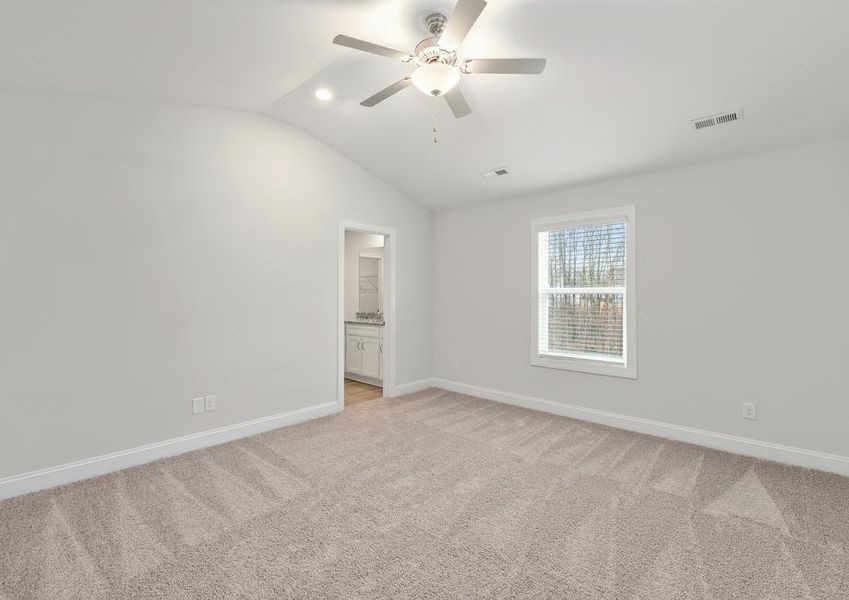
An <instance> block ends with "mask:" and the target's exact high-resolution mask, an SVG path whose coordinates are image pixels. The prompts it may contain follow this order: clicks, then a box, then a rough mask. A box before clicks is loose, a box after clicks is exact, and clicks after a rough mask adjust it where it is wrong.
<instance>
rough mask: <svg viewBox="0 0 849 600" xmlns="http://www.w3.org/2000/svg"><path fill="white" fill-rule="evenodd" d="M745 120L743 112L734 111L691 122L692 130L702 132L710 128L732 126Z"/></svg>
mask: <svg viewBox="0 0 849 600" xmlns="http://www.w3.org/2000/svg"><path fill="white" fill-rule="evenodd" d="M742 120H743V111H742V110H732V111H730V112H724V113H719V114H716V115H710V116H707V117H701V118H698V119H693V120H692V121H690V128H691V129H692V130H693V131H701V130H702V129H707V128H708V127H716V126H717V125H730V124H731V123H736V122H737V121H742Z"/></svg>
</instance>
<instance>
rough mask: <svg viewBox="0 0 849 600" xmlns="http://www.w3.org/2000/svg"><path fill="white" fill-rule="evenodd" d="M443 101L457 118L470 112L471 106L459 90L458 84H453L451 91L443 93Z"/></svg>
mask: <svg viewBox="0 0 849 600" xmlns="http://www.w3.org/2000/svg"><path fill="white" fill-rule="evenodd" d="M445 101H446V102H447V103H448V106H449V107H451V112H453V113H454V116H455V117H457V118H458V119H461V118H463V117H465V116H467V115H470V114H472V108H471V107H470V106H469V103H468V102H466V97H465V96H463V92H461V91H460V86H459V85H456V86H454V88H453V89H452V90H451V91H449V92H448V93H447V94H445Z"/></svg>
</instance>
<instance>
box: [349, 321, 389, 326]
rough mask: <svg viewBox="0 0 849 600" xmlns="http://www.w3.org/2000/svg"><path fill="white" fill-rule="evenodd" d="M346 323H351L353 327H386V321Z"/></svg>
mask: <svg viewBox="0 0 849 600" xmlns="http://www.w3.org/2000/svg"><path fill="white" fill-rule="evenodd" d="M345 323H350V324H351V325H374V326H376V327H383V326H384V325H386V323H385V322H384V321H345Z"/></svg>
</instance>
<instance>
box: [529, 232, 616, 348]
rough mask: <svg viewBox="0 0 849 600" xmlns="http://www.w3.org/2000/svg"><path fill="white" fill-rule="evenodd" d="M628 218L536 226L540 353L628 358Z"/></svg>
mask: <svg viewBox="0 0 849 600" xmlns="http://www.w3.org/2000/svg"><path fill="white" fill-rule="evenodd" d="M626 235H627V231H626V222H625V220H624V219H622V220H615V221H612V222H603V223H594V224H580V225H575V226H559V227H554V228H552V229H551V230H545V231H538V232H537V250H538V253H539V256H538V261H537V265H538V269H539V272H538V273H537V281H538V288H537V289H538V298H537V300H538V302H539V306H538V311H537V317H538V350H539V354H540V356H550V357H567V358H576V359H585V360H593V361H601V362H606V363H614V364H620V365H624V364H625V350H626V349H625V314H626V311H625V300H626V283H627V274H626V264H627V262H626V256H625V254H626V246H627V244H626V237H625V236H626Z"/></svg>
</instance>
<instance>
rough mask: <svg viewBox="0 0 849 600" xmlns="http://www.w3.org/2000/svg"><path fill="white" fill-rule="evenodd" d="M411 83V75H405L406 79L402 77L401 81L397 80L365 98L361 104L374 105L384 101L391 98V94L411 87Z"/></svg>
mask: <svg viewBox="0 0 849 600" xmlns="http://www.w3.org/2000/svg"><path fill="white" fill-rule="evenodd" d="M411 83H413V80H412V79H410V78H409V77H405V78H404V79H401V80H400V81H396V82H395V83H393V84H392V85H390V86H389V87H387V88H384V89H382V90H380V91H379V92H377V93H376V94H375V95H374V96H372V97H371V98H366V99H365V100H363V101H362V102H360V105H361V106H374V105H375V104H378V103H380V102H383V101H384V100H386V99H387V98H389V96H394V95H395V94H397V93H398V92H400V91H401V90H403V89H405V88H407V87H409V86H410V84H411Z"/></svg>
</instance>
